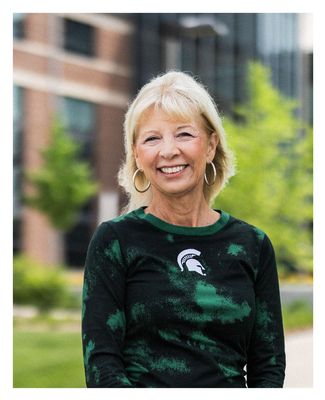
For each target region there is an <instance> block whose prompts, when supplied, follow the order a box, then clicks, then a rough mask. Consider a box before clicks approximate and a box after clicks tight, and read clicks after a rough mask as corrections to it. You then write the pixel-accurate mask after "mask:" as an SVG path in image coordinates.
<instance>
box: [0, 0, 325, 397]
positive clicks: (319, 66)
mask: <svg viewBox="0 0 325 400" xmlns="http://www.w3.org/2000/svg"><path fill="white" fill-rule="evenodd" d="M155 3H156V2H153V1H152V0H150V1H148V0H147V1H143V0H134V1H130V2H122V1H121V0H120V1H114V2H113V1H109V0H91V1H89V0H87V1H86V0H70V1H68V0H65V1H61V0H60V1H58V0H57V1H55V2H45V1H44V0H29V1H26V0H21V1H17V0H16V1H15V0H12V1H11V2H10V4H8V5H6V4H5V2H4V4H3V5H2V6H1V36H0V40H1V42H0V43H1V47H0V49H1V63H0V68H1V69H0V76H1V80H0V82H1V83H0V84H1V98H2V100H3V101H2V113H1V114H2V119H1V122H2V123H1V128H2V132H1V136H0V137H1V142H2V143H1V145H0V151H1V154H0V160H1V167H2V168H1V170H2V180H1V183H2V188H4V189H3V192H2V202H1V205H2V206H1V207H0V210H1V211H0V212H1V216H0V217H1V226H2V230H3V231H2V232H1V233H2V235H3V236H2V242H1V243H2V255H3V257H2V275H1V279H0V296H1V303H0V304H1V331H0V334H1V340H0V355H1V357H0V363H1V372H0V398H1V399H24V400H29V399H33V400H37V399H42V400H43V399H44V398H46V399H55V400H57V398H58V396H60V397H61V396H62V397H63V398H67V397H69V398H71V396H72V397H74V398H78V400H82V399H86V398H87V399H88V398H91V399H93V398H94V397H95V398H96V399H101V398H103V399H105V400H106V399H107V398H110V397H111V396H113V397H114V398H121V397H123V396H127V397H128V398H130V397H132V398H133V399H137V398H139V399H140V398H141V399H143V398H149V397H150V398H151V397H152V396H154V397H155V398H162V397H164V398H165V397H166V396H170V395H175V397H176V396H177V397H179V395H181V396H184V397H185V396H186V397H191V396H193V398H195V399H196V398H197V397H198V396H200V397H201V396H202V395H203V396H204V399H210V398H211V399H212V398H213V399H214V400H215V399H216V396H224V395H225V396H227V397H229V396H230V397H232V396H234V397H237V396H240V397H242V398H248V397H249V399H251V398H252V397H255V396H257V397H258V398H260V397H261V396H263V398H264V397H270V398H271V396H272V397H274V396H279V398H283V397H284V398H286V397H287V396H289V395H290V396H294V397H295V400H298V399H304V400H305V399H306V398H308V399H309V398H310V397H311V398H319V397H322V395H321V390H322V386H323V381H324V377H323V360H324V356H325V354H324V344H323V343H324V337H325V332H324V322H323V319H324V317H323V316H322V315H323V312H322V311H323V310H322V308H323V307H322V304H324V298H323V293H324V290H322V286H323V285H324V283H325V279H324V269H325V268H324V261H325V260H324V255H323V254H322V253H323V252H322V250H323V248H324V236H325V235H324V233H323V229H324V228H323V226H324V211H323V210H322V208H323V207H324V204H325V195H324V172H323V171H325V165H324V158H325V157H324V154H323V153H324V148H325V147H324V135H325V130H324V126H323V125H324V122H323V121H324V119H322V118H321V117H322V115H324V101H323V98H322V99H320V96H321V94H322V90H324V89H323V88H325V84H324V71H325V68H324V59H323V56H322V53H323V44H322V43H323V38H324V37H325V33H324V28H323V27H324V26H325V15H324V13H323V12H322V10H321V5H322V2H321V1H320V0H315V1H314V0H308V1H306V0H304V1H300V0H286V1H285V0H273V1H272V2H271V1H251V0H245V1H243V0H236V1H235V0H227V1H223V2H221V1H217V0H214V1H211V0H200V1H197V2H193V1H188V0H186V1H185V0H184V2H181V0H180V1H178V2H175V0H173V1H172V0H164V1H162V2H159V4H158V5H157V4H155ZM12 12H49V13H61V12H78V13H94V12H297V13H299V12H308V13H313V14H314V26H315V28H314V33H315V35H314V38H315V39H314V54H315V77H314V78H315V84H314V92H315V96H314V100H315V101H314V115H315V121H314V122H315V138H314V157H315V158H314V165H315V172H314V193H315V201H314V235H315V236H314V255H315V280H314V282H315V283H314V287H315V296H314V310H315V325H314V327H315V333H314V349H315V351H314V388H313V389H283V390H277V391H276V392H274V391H273V390H267V389H263V390H262V389H255V390H253V391H252V390H241V391H240V393H239V392H238V390H234V389H218V390H217V392H216V391H215V390H214V389H204V392H202V391H201V389H169V390H168V391H166V389H151V390H154V392H152V391H151V390H150V389H143V390H142V389H137V390H132V389H131V390H132V392H130V389H129V390H123V389H122V390H119V389H103V390H101V389H97V390H95V391H94V390H90V389H88V390H85V389H12V290H11V287H12V273H11V263H12V235H11V232H12V168H11V166H12V157H11V154H12V138H11V135H10V132H12V106H11V105H12ZM322 97H323V96H322ZM8 193H9V196H8ZM9 210H10V211H9ZM302 357H303V355H302ZM180 391H181V393H180Z"/></svg>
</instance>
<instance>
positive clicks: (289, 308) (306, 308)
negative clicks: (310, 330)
mask: <svg viewBox="0 0 325 400" xmlns="http://www.w3.org/2000/svg"><path fill="white" fill-rule="evenodd" d="M282 312H283V323H284V328H285V329H286V330H290V329H301V328H307V327H312V326H313V307H312V305H311V304H309V303H307V302H306V301H303V300H295V301H293V302H292V303H290V304H288V305H286V306H284V307H283V309H282Z"/></svg>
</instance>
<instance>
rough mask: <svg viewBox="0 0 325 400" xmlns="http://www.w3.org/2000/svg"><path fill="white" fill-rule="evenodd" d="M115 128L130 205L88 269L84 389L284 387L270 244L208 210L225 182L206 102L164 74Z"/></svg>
mask: <svg viewBox="0 0 325 400" xmlns="http://www.w3.org/2000/svg"><path fill="white" fill-rule="evenodd" d="M124 128H125V148H126V161H125V164H124V165H123V167H122V169H121V171H120V173H119V179H120V183H121V185H122V186H123V187H124V188H125V190H126V191H127V193H128V194H129V204H128V206H127V209H126V210H125V213H124V214H123V215H121V216H120V217H117V218H115V219H113V220H111V221H107V222H104V223H102V224H101V225H100V226H99V227H98V229H97V231H96V232H95V234H94V236H93V238H92V240H91V243H90V246H89V249H88V254H87V259H86V268H85V280H84V291H83V321H82V324H83V346H84V364H85V372H86V382H87V386H88V387H229V388H235V387H282V386H283V380H284V369H285V354H284V340H283V327H282V317H281V305H280V297H279V286H278V278H277V270H276V264H275V257H274V251H273V248H272V245H271V242H270V240H269V239H268V237H267V236H266V234H265V233H264V232H262V231H261V230H260V229H258V228H256V227H254V226H251V225H249V224H247V223H245V222H243V221H240V220H238V219H236V218H234V217H232V216H230V215H229V214H227V213H226V212H225V211H221V210H214V209H212V208H210V206H209V204H211V202H212V200H213V199H214V198H215V196H216V195H217V194H218V193H219V192H220V190H221V189H222V188H223V186H224V185H225V184H226V182H227V180H228V179H229V177H230V176H231V175H233V161H232V157H231V153H230V151H229V150H228V149H227V145H226V139H225V133H224V131H223V128H222V124H221V120H220V117H219V115H218V112H217V108H216V106H215V104H214V103H213V100H212V98H211V97H210V95H209V94H208V92H207V91H206V90H205V89H204V87H203V86H202V85H201V84H199V83H198V82H196V81H195V80H194V79H193V78H192V77H190V76H189V75H187V74H184V73H182V72H168V73H166V74H164V75H162V76H159V77H157V78H155V79H153V80H152V81H151V82H149V83H148V84H147V85H145V86H144V87H143V88H142V89H141V91H140V92H139V93H138V95H137V97H136V98H135V100H134V101H133V103H132V104H131V106H130V107H129V110H128V112H127V114H126V118H125V124H124ZM239 206H240V205H239ZM245 369H246V371H247V376H246V372H245ZM245 376H246V378H245Z"/></svg>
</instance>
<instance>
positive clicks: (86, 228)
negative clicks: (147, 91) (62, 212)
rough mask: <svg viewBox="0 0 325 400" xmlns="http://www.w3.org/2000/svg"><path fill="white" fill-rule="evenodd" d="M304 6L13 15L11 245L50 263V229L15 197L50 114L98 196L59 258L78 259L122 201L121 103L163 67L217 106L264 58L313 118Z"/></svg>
mask: <svg viewBox="0 0 325 400" xmlns="http://www.w3.org/2000/svg"><path fill="white" fill-rule="evenodd" d="M302 28H303V29H304V31H305V32H307V31H308V32H309V31H310V29H311V22H310V18H309V17H308V15H306V14H249V13H247V14H233V13H232V14H172V13H168V14H150V13H148V14H104V13H102V14H41V13H38V14H15V15H14V42H13V65H14V70H13V80H14V82H13V84H14V86H13V90H14V129H13V130H14V138H13V139H14V154H13V171H14V206H13V214H14V253H19V252H25V253H26V254H28V255H29V256H31V257H33V258H35V259H38V260H40V261H42V262H44V263H49V264H51V263H55V262H57V247H56V246H55V240H56V239H55V237H56V236H55V232H54V230H53V228H52V227H51V226H50V224H49V223H48V221H47V219H46V218H45V217H44V216H43V215H42V214H40V213H39V212H37V211H36V210H32V209H30V208H27V207H25V206H24V205H23V204H22V193H23V191H24V190H25V186H24V182H23V173H24V171H28V170H35V169H37V168H39V167H40V165H41V156H40V150H41V149H42V148H44V146H46V145H47V144H48V142H49V137H50V129H51V121H52V118H53V116H54V115H55V114H59V115H60V116H61V117H62V119H63V120H64V122H65V124H66V126H67V128H68V130H69V133H70V134H71V135H72V136H73V137H74V138H75V139H76V140H77V141H78V142H79V143H80V144H81V145H82V151H81V155H80V156H81V157H82V158H83V159H85V160H87V161H89V162H90V164H91V165H92V166H93V170H94V179H96V180H97V181H98V183H99V191H98V194H97V195H96V196H95V197H94V198H93V199H91V200H90V201H89V202H88V203H87V204H86V205H85V206H84V207H83V210H82V212H81V213H80V218H79V220H78V222H77V224H76V225H75V226H74V227H73V228H72V229H71V230H70V231H69V232H67V233H66V234H65V237H64V240H65V249H66V252H65V262H66V263H67V264H68V265H70V266H72V267H80V266H82V265H83V261H84V257H85V253H86V249H87V245H88V243H89V240H90V237H91V234H92V232H93V230H94V228H95V227H96V225H97V224H98V223H99V222H100V221H103V220H105V219H109V218H112V217H114V216H116V215H117V214H118V212H119V210H120V209H121V207H122V205H123V203H124V202H125V197H124V195H123V193H122V192H121V190H120V189H119V187H118V184H117V172H118V169H119V166H120V164H121V160H122V158H123V119H124V113H125V111H126V109H127V104H128V102H129V101H130V99H131V98H132V97H133V96H134V94H135V93H136V92H137V90H138V89H139V88H140V87H141V86H142V85H143V84H144V83H145V82H147V81H148V79H150V78H152V77H153V76H155V75H157V74H158V73H161V72H164V71H166V70H169V69H178V70H183V71H188V72H190V73H192V74H194V75H197V76H199V78H200V80H201V81H202V82H203V83H204V84H205V85H206V86H207V87H208V88H209V90H210V92H211V94H212V95H213V97H214V98H215V101H216V103H217V104H218V106H219V109H220V110H221V112H222V113H223V114H229V113H231V112H232V110H233V106H234V104H237V103H239V102H241V101H243V100H244V99H245V96H246V91H245V74H246V68H247V62H248V61H249V60H252V59H258V60H261V61H262V62H263V63H264V64H266V65H268V66H270V68H271V70H272V77H273V82H274V84H275V85H276V86H277V87H278V88H279V89H280V90H281V91H282V92H283V93H284V94H286V95H288V96H292V97H298V98H299V99H300V100H301V103H302V104H303V107H302V110H303V112H302V117H303V118H305V119H306V120H308V121H309V122H312V43H311V42H310V40H309V41H308V40H306V36H305V35H302V34H301V30H302Z"/></svg>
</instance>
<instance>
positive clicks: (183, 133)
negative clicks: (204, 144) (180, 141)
mask: <svg viewBox="0 0 325 400" xmlns="http://www.w3.org/2000/svg"><path fill="white" fill-rule="evenodd" d="M192 136H193V135H192V134H191V133H189V132H180V133H178V134H177V137H192Z"/></svg>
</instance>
